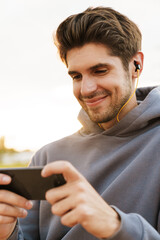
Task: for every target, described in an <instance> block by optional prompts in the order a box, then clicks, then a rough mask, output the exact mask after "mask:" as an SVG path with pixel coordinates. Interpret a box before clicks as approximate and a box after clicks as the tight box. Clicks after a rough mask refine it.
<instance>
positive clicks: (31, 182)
mask: <svg viewBox="0 0 160 240" xmlns="http://www.w3.org/2000/svg"><path fill="white" fill-rule="evenodd" d="M42 169H43V167H28V168H27V167H24V168H1V169H0V173H3V174H7V175H9V176H10V177H11V178H12V181H11V183H10V184H8V185H1V184H0V190H1V189H6V190H9V191H11V192H14V193H17V194H19V195H21V196H23V197H25V198H27V199H28V200H45V193H46V191H47V190H49V189H51V188H54V187H58V186H61V185H63V184H65V183H66V181H65V179H64V177H63V175H62V174H53V175H51V176H49V177H46V178H44V177H42V176H41V171H42Z"/></svg>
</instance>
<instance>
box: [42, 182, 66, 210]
mask: <svg viewBox="0 0 160 240" xmlns="http://www.w3.org/2000/svg"><path fill="white" fill-rule="evenodd" d="M67 196H68V193H67V191H66V190H65V188H64V187H63V186H61V187H56V188H52V189H51V190H48V191H47V192H46V195H45V197H46V200H47V201H48V202H49V203H50V204H51V205H53V204H55V203H56V202H58V201H59V200H61V199H64V198H66V197H67Z"/></svg>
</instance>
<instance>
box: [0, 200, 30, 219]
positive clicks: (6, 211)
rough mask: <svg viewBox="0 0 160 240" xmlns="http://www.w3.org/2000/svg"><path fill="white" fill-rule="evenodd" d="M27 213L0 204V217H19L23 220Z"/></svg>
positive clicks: (21, 209) (20, 209)
mask: <svg viewBox="0 0 160 240" xmlns="http://www.w3.org/2000/svg"><path fill="white" fill-rule="evenodd" d="M27 214H28V213H27V211H26V210H25V209H23V208H18V207H14V206H11V205H7V204H4V203H0V215H1V216H6V217H7V216H8V217H14V218H17V217H20V218H24V217H26V216H27Z"/></svg>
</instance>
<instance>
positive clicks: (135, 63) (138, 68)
mask: <svg viewBox="0 0 160 240" xmlns="http://www.w3.org/2000/svg"><path fill="white" fill-rule="evenodd" d="M134 65H135V67H136V69H135V72H137V70H140V69H141V66H140V64H137V62H136V61H134Z"/></svg>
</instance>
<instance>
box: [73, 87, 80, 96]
mask: <svg viewBox="0 0 160 240" xmlns="http://www.w3.org/2000/svg"><path fill="white" fill-rule="evenodd" d="M73 94H74V96H75V97H76V98H79V95H80V84H78V83H73Z"/></svg>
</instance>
